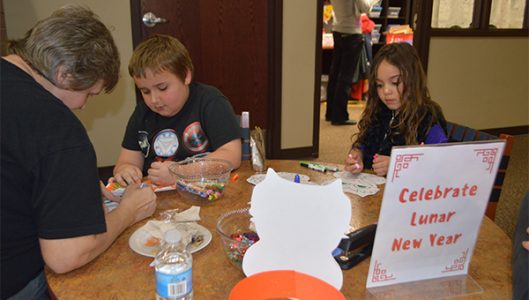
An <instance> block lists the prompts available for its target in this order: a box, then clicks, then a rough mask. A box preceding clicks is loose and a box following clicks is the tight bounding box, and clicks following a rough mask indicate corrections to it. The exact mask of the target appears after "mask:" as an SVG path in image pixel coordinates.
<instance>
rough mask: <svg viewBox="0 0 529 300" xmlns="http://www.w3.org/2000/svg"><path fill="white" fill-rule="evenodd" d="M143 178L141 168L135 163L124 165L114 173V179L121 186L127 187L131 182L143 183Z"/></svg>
mask: <svg viewBox="0 0 529 300" xmlns="http://www.w3.org/2000/svg"><path fill="white" fill-rule="evenodd" d="M142 179H143V174H142V173H141V170H140V168H138V167H136V166H134V165H130V164H128V165H123V166H122V167H120V168H119V171H118V172H117V173H115V174H114V179H113V180H115V181H117V182H118V183H119V184H120V185H121V186H123V187H126V186H128V185H129V184H134V183H141V180H142Z"/></svg>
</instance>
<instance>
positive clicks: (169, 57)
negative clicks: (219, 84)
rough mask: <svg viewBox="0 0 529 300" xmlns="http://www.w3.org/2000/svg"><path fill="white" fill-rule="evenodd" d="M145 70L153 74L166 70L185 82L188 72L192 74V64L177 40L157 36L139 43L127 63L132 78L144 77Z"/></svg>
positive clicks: (167, 36) (184, 48)
mask: <svg viewBox="0 0 529 300" xmlns="http://www.w3.org/2000/svg"><path fill="white" fill-rule="evenodd" d="M147 69H149V70H151V71H152V72H153V73H159V72H162V71H165V70H168V71H169V72H171V73H173V74H175V75H176V76H177V77H178V78H180V79H181V80H182V81H185V78H186V74H187V72H188V70H189V72H191V74H193V63H192V62H191V57H190V56H189V52H188V51H187V49H186V47H185V46H184V45H183V44H182V43H180V41H179V40H178V39H176V38H174V37H172V36H169V35H161V34H157V35H154V36H152V37H149V38H147V39H146V40H144V41H143V42H141V43H140V44H139V45H138V46H137V47H136V49H134V52H133V53H132V57H131V58H130V61H129V74H130V76H132V77H145V72H146V70H147Z"/></svg>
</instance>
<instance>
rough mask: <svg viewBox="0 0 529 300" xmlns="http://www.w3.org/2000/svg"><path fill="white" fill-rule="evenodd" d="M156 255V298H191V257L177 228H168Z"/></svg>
mask: <svg viewBox="0 0 529 300" xmlns="http://www.w3.org/2000/svg"><path fill="white" fill-rule="evenodd" d="M164 240H165V243H164V246H163V247H162V250H161V251H160V252H159V253H158V254H157V255H156V259H155V264H154V266H155V269H156V300H169V299H170V300H191V299H193V276H192V265H193V258H192V256H191V254H190V253H189V252H187V250H186V247H185V245H184V243H183V241H182V235H181V234H180V232H179V231H178V230H177V229H172V230H168V231H167V232H166V233H165V236H164Z"/></svg>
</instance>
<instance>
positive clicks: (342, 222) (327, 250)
mask: <svg viewBox="0 0 529 300" xmlns="http://www.w3.org/2000/svg"><path fill="white" fill-rule="evenodd" d="M250 214H251V215H252V220H253V222H254V224H255V228H256V231H257V234H258V235H259V241H258V242H256V243H255V244H253V245H252V246H251V247H250V248H248V250H247V251H246V253H245V255H244V259H243V262H242V268H243V271H244V274H246V276H250V275H253V274H256V273H260V272H265V271H274V270H294V271H297V272H301V273H305V274H308V275H311V276H314V277H316V278H319V279H321V280H323V281H325V282H327V283H329V284H331V285H332V286H334V287H335V288H337V289H340V288H341V287H342V282H343V274H342V270H341V269H340V266H339V265H338V263H337V262H336V260H335V259H334V257H333V256H332V251H333V250H334V249H335V248H336V246H337V245H338V243H339V242H340V240H341V239H342V238H343V237H345V233H346V232H347V231H348V230H349V222H350V220H351V202H350V200H349V198H348V197H347V196H346V195H345V194H344V193H343V192H342V181H341V180H340V179H338V180H336V181H334V182H332V183H330V184H328V185H308V184H303V183H295V182H293V181H290V180H285V179H283V178H281V177H280V176H279V175H278V174H276V173H275V172H274V170H272V169H271V168H270V169H268V172H267V174H266V178H265V180H264V181H263V182H261V183H259V184H258V185H256V186H255V188H254V189H253V193H252V201H251V208H250ZM271 288H273V287H271Z"/></svg>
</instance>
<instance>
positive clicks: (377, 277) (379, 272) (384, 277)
mask: <svg viewBox="0 0 529 300" xmlns="http://www.w3.org/2000/svg"><path fill="white" fill-rule="evenodd" d="M380 265H381V263H379V262H378V260H375V268H374V269H373V277H372V278H371V282H380V281H389V280H395V279H396V277H395V276H394V275H393V274H391V275H390V274H388V271H387V270H386V269H384V268H381V267H380Z"/></svg>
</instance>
